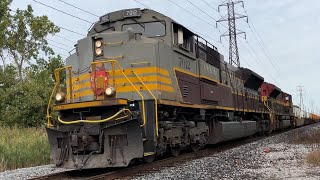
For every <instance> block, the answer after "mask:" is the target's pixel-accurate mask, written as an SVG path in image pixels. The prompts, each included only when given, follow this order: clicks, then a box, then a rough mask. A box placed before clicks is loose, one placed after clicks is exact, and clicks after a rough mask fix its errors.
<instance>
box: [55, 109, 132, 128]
mask: <svg viewBox="0 0 320 180" xmlns="http://www.w3.org/2000/svg"><path fill="white" fill-rule="evenodd" d="M126 111H128V112H129V113H130V115H132V112H131V111H130V110H129V109H121V110H120V111H118V112H117V113H115V114H114V115H112V116H110V117H108V118H105V119H101V120H75V121H64V120H62V119H61V118H60V116H58V121H59V122H61V123H62V124H77V123H103V122H107V121H111V120H113V119H114V118H115V117H117V116H118V115H119V114H121V113H124V114H125V116H122V117H119V118H116V119H115V121H117V120H120V119H124V118H127V117H129V115H128V114H126V113H125V112H126Z"/></svg>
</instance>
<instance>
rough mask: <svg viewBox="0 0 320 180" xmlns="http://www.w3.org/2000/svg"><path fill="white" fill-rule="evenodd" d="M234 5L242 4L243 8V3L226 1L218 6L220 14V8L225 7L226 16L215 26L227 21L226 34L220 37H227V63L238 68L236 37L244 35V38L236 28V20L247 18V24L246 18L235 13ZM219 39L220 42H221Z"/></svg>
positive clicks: (241, 32)
mask: <svg viewBox="0 0 320 180" xmlns="http://www.w3.org/2000/svg"><path fill="white" fill-rule="evenodd" d="M236 4H242V7H244V2H243V1H235V2H233V1H232V0H228V1H227V2H226V3H224V4H221V5H219V6H218V11H219V12H220V7H222V6H226V7H227V10H228V14H227V15H226V16H225V17H222V18H221V19H220V20H218V21H217V25H218V23H219V22H223V21H228V28H229V30H228V32H226V33H224V34H223V35H221V37H223V36H229V63H230V64H231V65H235V66H237V67H240V59H239V49H238V43H237V35H239V34H244V35H245V38H246V33H245V32H243V31H240V30H238V29H237V28H236V20H237V19H241V18H247V22H248V16H244V15H241V14H237V13H235V9H234V8H235V5H236ZM221 37H220V41H221Z"/></svg>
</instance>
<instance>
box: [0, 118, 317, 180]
mask: <svg viewBox="0 0 320 180" xmlns="http://www.w3.org/2000/svg"><path fill="white" fill-rule="evenodd" d="M312 131H320V124H314V125H310V126H305V127H302V128H299V129H294V130H291V131H288V132H284V133H281V134H278V135H274V136H271V137H267V138H264V139H262V140H258V141H255V142H252V143H249V144H245V145H242V146H238V147H236V148H233V149H229V150H226V151H223V152H220V153H215V154H213V155H211V156H208V157H204V158H200V159H195V160H191V161H188V162H186V163H183V164H179V165H173V166H171V167H164V168H163V169H162V170H160V171H156V172H152V173H146V174H141V175H138V176H135V177H133V178H134V179H159V180H160V179H161V180H165V179H219V180H220V179H310V180H311V179H312V180H313V179H320V167H312V166H310V165H309V164H307V163H306V162H305V156H306V155H307V154H308V153H309V152H311V151H313V150H315V147H314V146H311V145H302V144H292V143H290V141H291V140H292V138H293V137H295V136H297V135H299V134H303V133H310V132H312ZM62 171H67V170H66V169H62V168H56V167H55V166H54V165H44V166H37V167H30V168H22V169H17V170H13V171H6V172H1V173H0V179H4V180H6V179H8V180H9V179H17V180H20V179H30V178H33V177H39V176H44V175H47V174H52V173H58V172H62Z"/></svg>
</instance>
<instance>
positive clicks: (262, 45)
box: [243, 7, 285, 77]
mask: <svg viewBox="0 0 320 180" xmlns="http://www.w3.org/2000/svg"><path fill="white" fill-rule="evenodd" d="M243 10H244V12H245V14H246V15H247V16H248V13H247V11H246V9H245V8H244V7H243ZM250 23H251V24H252V27H253V28H252V27H251V25H250ZM248 26H249V28H250V30H251V32H252V34H253V36H254V38H255V39H256V41H257V42H258V44H259V46H260V47H261V49H262V50H263V52H264V54H265V55H266V57H267V59H268V61H269V62H270V64H271V65H272V66H273V68H274V69H275V70H276V71H277V72H278V73H279V74H280V75H282V76H283V77H285V75H284V74H283V73H282V72H281V71H280V69H279V68H277V66H275V64H274V63H273V61H272V60H271V58H270V57H272V55H271V53H270V51H269V50H268V49H267V48H266V45H265V43H264V42H263V40H262V38H261V36H260V35H259V33H258V31H257V29H256V28H255V26H254V24H253V22H252V21H251V19H250V18H249V23H248ZM267 52H268V53H269V54H268V53H267Z"/></svg>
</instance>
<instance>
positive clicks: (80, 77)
mask: <svg viewBox="0 0 320 180" xmlns="http://www.w3.org/2000/svg"><path fill="white" fill-rule="evenodd" d="M132 70H134V72H135V73H136V74H139V75H140V74H149V73H154V74H155V73H159V74H161V75H163V76H169V71H168V70H165V69H161V68H158V67H145V68H133V69H124V73H125V74H126V75H133V74H132ZM108 73H109V74H110V75H113V74H112V70H110V71H108ZM115 76H123V74H122V73H121V72H120V70H115ZM67 77H69V75H68V76H67ZM67 79H68V78H67ZM86 79H90V73H84V74H80V75H74V76H73V77H72V84H74V83H75V82H76V81H83V80H86ZM67 84H69V82H68V81H67Z"/></svg>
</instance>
